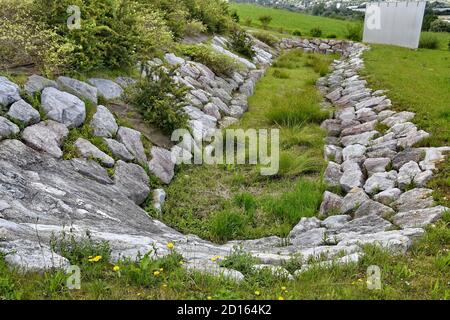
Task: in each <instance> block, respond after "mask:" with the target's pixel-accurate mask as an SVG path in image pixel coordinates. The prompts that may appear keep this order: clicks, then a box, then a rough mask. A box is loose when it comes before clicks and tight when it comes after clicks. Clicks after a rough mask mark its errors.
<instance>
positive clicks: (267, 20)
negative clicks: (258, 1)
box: [258, 15, 272, 29]
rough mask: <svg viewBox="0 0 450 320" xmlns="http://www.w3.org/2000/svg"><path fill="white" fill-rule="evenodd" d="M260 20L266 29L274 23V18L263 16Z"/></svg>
mask: <svg viewBox="0 0 450 320" xmlns="http://www.w3.org/2000/svg"><path fill="white" fill-rule="evenodd" d="M258 20H259V21H260V22H261V24H262V25H263V27H264V29H267V27H268V26H269V24H270V23H271V22H272V16H269V15H263V16H260V17H259V18H258Z"/></svg>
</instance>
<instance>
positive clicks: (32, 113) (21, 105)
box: [7, 100, 41, 125]
mask: <svg viewBox="0 0 450 320" xmlns="http://www.w3.org/2000/svg"><path fill="white" fill-rule="evenodd" d="M7 115H8V116H9V117H10V118H12V119H14V120H17V121H20V122H22V123H23V124H25V125H30V124H35V123H38V122H39V121H41V116H40V114H39V111H37V110H36V109H35V108H33V107H32V106H31V105H30V104H28V103H27V102H25V100H19V101H16V102H14V103H13V104H12V106H11V107H10V108H9V111H8V113H7Z"/></svg>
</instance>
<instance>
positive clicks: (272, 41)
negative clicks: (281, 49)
mask: <svg viewBox="0 0 450 320" xmlns="http://www.w3.org/2000/svg"><path fill="white" fill-rule="evenodd" d="M252 35H253V36H254V37H255V38H256V39H258V40H260V41H262V42H264V43H265V44H267V45H269V46H271V47H274V46H275V45H276V44H277V43H278V38H277V37H275V36H273V35H271V34H270V33H267V32H255V33H253V34H252Z"/></svg>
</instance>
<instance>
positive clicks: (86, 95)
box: [56, 77, 98, 104]
mask: <svg viewBox="0 0 450 320" xmlns="http://www.w3.org/2000/svg"><path fill="white" fill-rule="evenodd" d="M56 81H57V83H58V88H59V89H60V90H62V91H66V92H69V93H71V94H73V95H75V96H77V97H78V98H80V99H86V100H88V101H90V102H92V103H93V104H97V101H98V98H97V93H98V90H97V88H96V87H93V86H91V85H89V84H87V83H86V82H83V81H80V80H77V79H72V78H68V77H59V78H58V79H57V80H56Z"/></svg>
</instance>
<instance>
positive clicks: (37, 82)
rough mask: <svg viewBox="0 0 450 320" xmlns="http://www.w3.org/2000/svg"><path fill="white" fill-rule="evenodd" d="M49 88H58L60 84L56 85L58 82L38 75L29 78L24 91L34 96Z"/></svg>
mask: <svg viewBox="0 0 450 320" xmlns="http://www.w3.org/2000/svg"><path fill="white" fill-rule="evenodd" d="M48 87H53V88H57V87H58V84H57V83H56V81H53V80H50V79H47V78H44V77H42V76H38V75H37V74H33V75H31V76H30V77H28V80H27V82H26V83H25V86H24V89H25V92H26V93H28V94H29V95H33V94H35V93H39V92H41V91H42V90H44V89H45V88H48Z"/></svg>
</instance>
